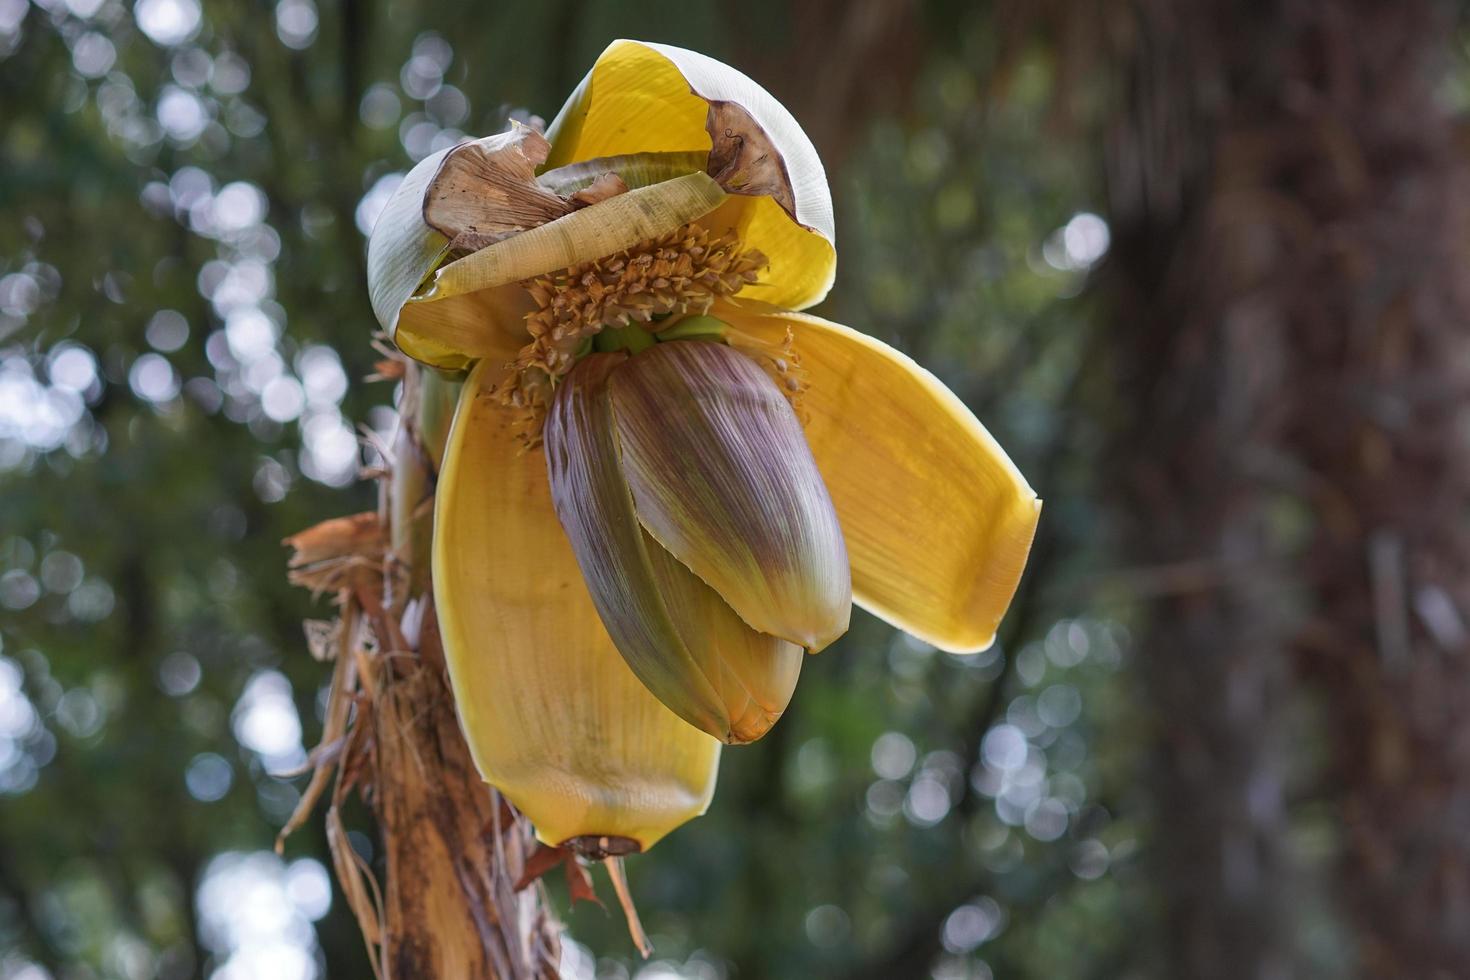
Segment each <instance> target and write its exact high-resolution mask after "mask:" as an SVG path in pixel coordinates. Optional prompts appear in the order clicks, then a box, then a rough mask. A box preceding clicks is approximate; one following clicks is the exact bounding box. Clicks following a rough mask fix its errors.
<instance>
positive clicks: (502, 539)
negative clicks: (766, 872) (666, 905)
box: [434, 361, 720, 850]
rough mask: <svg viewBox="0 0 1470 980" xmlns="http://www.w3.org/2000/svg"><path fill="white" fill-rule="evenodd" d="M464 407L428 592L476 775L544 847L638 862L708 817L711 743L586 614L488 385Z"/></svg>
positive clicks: (583, 597)
mask: <svg viewBox="0 0 1470 980" xmlns="http://www.w3.org/2000/svg"><path fill="white" fill-rule="evenodd" d="M500 370H501V368H500V366H499V365H496V364H492V363H490V362H488V361H482V362H481V363H480V364H479V366H478V367H476V368H475V370H474V371H472V372H471V374H470V377H469V380H468V381H467V382H466V383H465V386H464V392H463V394H462V396H461V398H460V404H459V410H458V412H457V414H456V416H455V420H454V426H453V428H452V430H451V432H450V437H449V447H448V449H447V450H446V452H445V459H444V470H443V472H442V474H441V475H440V481H439V495H438V501H437V503H436V506H435V516H434V520H435V527H434V596H435V600H436V603H437V608H438V614H439V622H440V628H441V630H442V631H443V635H444V650H445V655H446V657H447V658H448V662H449V674H450V679H451V680H452V681H453V684H454V692H455V703H456V705H457V706H458V709H459V716H460V722H461V724H462V725H463V726H464V730H465V737H466V739H467V740H468V741H469V745H470V750H471V752H472V753H473V754H474V758H475V763H476V765H477V766H478V767H479V769H480V773H481V775H482V776H484V777H485V779H487V780H488V781H489V782H491V783H493V784H494V785H495V786H496V787H498V788H499V789H500V790H501V791H502V792H503V793H505V795H506V797H508V798H509V799H510V801H511V802H512V803H514V804H515V805H516V806H517V807H519V808H520V810H521V811H522V812H523V813H525V814H526V816H528V817H530V819H531V821H532V823H534V824H535V825H536V832H537V834H538V835H539V836H540V837H541V839H542V840H544V841H546V842H547V843H549V844H562V843H564V842H565V841H567V840H569V839H571V838H574V837H579V836H583V835H594V836H610V837H619V836H620V837H627V838H629V839H631V840H635V841H637V842H638V843H639V844H640V845H641V847H642V848H643V849H644V850H647V849H648V848H649V847H651V846H653V844H654V843H655V842H656V841H657V840H658V839H659V838H661V837H663V836H664V835H665V834H666V833H668V832H669V831H670V830H672V829H673V828H675V827H677V826H678V825H679V824H681V823H684V822H685V821H687V820H689V819H690V818H692V817H695V816H698V815H699V814H701V813H703V812H704V810H705V808H706V807H707V806H708V805H709V801H710V798H711V796H712V795H713V793H714V787H715V773H716V768H717V764H718V761H719V752H720V743H719V742H717V741H715V740H714V739H713V738H710V737H709V736H708V735H706V734H704V733H703V732H701V731H699V730H698V729H695V728H693V727H691V726H690V725H688V724H686V723H685V722H683V721H681V720H680V719H679V718H678V717H676V716H675V715H674V714H673V712H671V711H669V709H668V708H665V707H664V706H663V705H662V704H660V703H659V701H658V699H656V698H655V697H654V696H653V695H652V694H650V693H648V691H647V689H645V688H644V686H643V685H642V684H641V683H640V682H639V681H638V679H637V678H636V677H634V676H633V672H632V671H631V670H629V669H628V666H627V665H626V664H625V663H624V662H623V658H622V656H621V655H620V654H619V653H618V651H617V650H616V649H615V648H614V647H613V645H612V641H611V640H610V639H609V638H608V635H607V631H606V630H604V629H603V626H602V622H601V620H600V619H599V618H598V615H597V611H596V610H595V609H594V608H593V607H592V602H591V599H590V598H589V597H588V595H587V589H586V586H584V585H583V584H582V575H581V572H580V571H579V570H578V567H577V562H576V559H575V557H573V555H572V551H571V547H570V546H569V545H568V544H567V540H566V537H565V535H563V534H562V530H561V526H560V525H559V524H558V523H557V518H556V514H555V512H554V511H553V509H552V504H551V494H550V491H549V489H548V486H547V474H546V460H545V458H544V457H543V456H542V454H541V453H540V452H527V451H525V450H524V447H523V446H522V445H521V444H520V442H519V441H518V439H517V436H516V432H515V430H514V429H513V428H512V426H511V425H510V422H509V420H508V419H507V413H506V412H505V411H504V410H503V409H502V408H501V406H500V405H499V404H498V403H497V402H495V401H494V400H493V399H490V398H486V397H484V393H485V391H486V389H487V388H488V387H489V386H490V384H491V383H492V382H493V381H494V380H498V378H496V377H495V375H496V373H497V372H498V371H500Z"/></svg>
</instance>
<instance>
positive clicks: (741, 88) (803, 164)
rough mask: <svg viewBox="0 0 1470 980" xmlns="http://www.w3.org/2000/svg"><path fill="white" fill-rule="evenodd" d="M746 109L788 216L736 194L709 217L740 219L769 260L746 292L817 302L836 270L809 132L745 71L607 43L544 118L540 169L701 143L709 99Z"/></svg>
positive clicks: (826, 195) (774, 299)
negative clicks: (773, 161) (770, 156)
mask: <svg viewBox="0 0 1470 980" xmlns="http://www.w3.org/2000/svg"><path fill="white" fill-rule="evenodd" d="M711 102H717V103H731V104H734V105H737V106H739V107H741V108H742V109H744V110H745V111H746V112H747V113H749V114H750V117H751V119H752V120H753V121H754V123H755V124H756V125H758V126H759V127H760V128H761V129H762V130H764V132H765V134H766V136H768V137H769V139H770V142H771V144H772V146H773V148H774V149H775V150H776V151H777V153H778V154H779V155H780V158H781V162H782V165H783V166H784V169H785V172H786V177H787V178H788V180H789V182H790V186H791V192H792V197H793V210H794V214H790V215H788V214H787V213H786V212H785V211H784V210H783V209H782V207H781V206H780V205H779V204H777V203H776V201H774V200H772V199H771V198H770V197H736V198H734V199H733V200H732V201H730V202H729V203H728V204H727V205H726V207H725V208H724V209H722V211H721V212H720V214H719V215H717V216H716V217H714V218H712V219H711V221H710V222H708V226H709V228H710V230H711V231H717V232H718V231H723V230H725V228H727V227H732V226H734V227H738V229H739V231H740V238H741V241H742V242H743V243H744V244H745V246H746V247H747V248H757V249H760V250H761V251H762V252H764V253H765V255H766V257H767V258H769V259H770V260H771V266H770V268H769V269H768V270H767V271H766V272H765V274H764V275H763V277H762V279H761V280H760V283H759V285H758V286H756V287H752V289H751V294H752V295H753V296H756V297H758V298H759V299H760V300H762V301H763V302H767V303H771V304H773V305H776V306H783V307H786V308H788V309H795V310H800V309H804V308H806V307H808V306H811V305H813V304H815V303H818V302H820V301H821V300H822V298H823V297H824V296H826V295H827V290H829V289H830V288H831V287H832V280H833V277H834V275H835V274H836V269H837V253H836V250H835V247H834V243H835V241H836V232H835V230H834V225H833V221H832V195H831V192H830V191H829V190H828V188H827V174H826V171H825V170H823V168H822V162H821V159H820V158H819V157H818V156H817V151H816V149H815V148H814V147H813V146H812V143H811V140H810V139H808V138H807V136H806V134H805V133H804V132H802V129H801V127H800V126H799V125H798V124H797V122H796V120H795V119H793V118H792V116H791V113H790V112H788V111H787V110H786V107H785V106H783V105H781V103H779V102H777V101H776V100H775V99H774V98H773V97H772V96H771V94H770V93H769V92H767V91H766V90H765V89H763V88H761V87H760V86H759V85H757V84H756V83H755V82H753V81H751V80H750V79H749V78H747V77H746V76H745V75H743V74H741V73H740V72H738V71H736V70H734V69H733V68H730V67H729V66H728V65H724V64H721V63H720V62H718V61H715V60H714V59H713V58H710V57H707V56H705V55H702V54H699V53H697V52H694V51H688V50H686V49H684V48H676V47H673V46H672V45H667V44H653V43H649V42H645V41H627V40H619V41H614V42H613V43H612V44H610V45H608V47H607V49H606V50H605V51H603V53H602V54H601V56H599V57H598V59H597V63H596V64H594V65H593V66H592V71H590V72H589V73H588V74H587V76H586V77H585V78H583V79H582V82H581V84H580V85H578V86H577V89H576V91H575V92H573V93H572V96H571V98H569V99H568V100H567V102H566V104H565V105H564V106H562V109H561V112H559V113H557V116H556V119H555V120H553V121H552V123H551V127H550V129H548V130H547V136H548V137H549V138H550V140H551V156H550V157H549V158H548V159H547V161H546V165H547V166H548V167H557V166H561V165H563V164H568V163H576V162H577V161H579V160H587V159H591V158H592V157H601V156H614V155H617V154H622V153H643V152H650V151H670V150H709V149H711V142H712V141H711V137H710V133H709V132H708V130H707V129H706V124H707V122H708V120H709V110H710V103H711Z"/></svg>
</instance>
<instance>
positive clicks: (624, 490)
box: [543, 354, 801, 742]
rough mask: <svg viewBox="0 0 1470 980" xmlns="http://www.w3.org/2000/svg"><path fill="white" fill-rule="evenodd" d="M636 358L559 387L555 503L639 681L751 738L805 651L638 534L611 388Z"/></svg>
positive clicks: (742, 738) (780, 701)
mask: <svg viewBox="0 0 1470 980" xmlns="http://www.w3.org/2000/svg"><path fill="white" fill-rule="evenodd" d="M640 356H647V355H646V354H645V355H640ZM637 360H638V358H637V357H634V358H631V359H630V358H628V357H627V356H626V355H623V354H590V355H588V356H587V357H585V358H583V359H582V360H581V361H579V362H578V363H577V366H576V367H575V368H574V369H573V370H572V371H571V373H569V374H568V375H567V376H566V378H565V379H564V380H563V381H562V383H561V385H560V387H559V388H558V391H557V394H556V397H555V399H554V401H553V402H552V405H551V410H550V412H549V413H548V415H547V419H546V427H545V431H544V433H543V439H544V441H545V446H546V462H547V470H548V473H549V477H550V485H551V494H552V501H553V504H554V506H555V508H556V512H557V515H558V517H559V518H560V519H561V524H562V527H563V528H564V529H565V531H566V534H567V539H568V541H569V542H570V543H571V547H572V552H573V553H574V554H575V555H576V556H577V561H578V563H579V565H580V566H581V569H582V574H583V578H584V579H585V581H586V583H587V588H588V591H589V592H590V594H591V596H592V602H593V605H595V606H596V608H597V610H598V613H599V614H600V615H601V617H602V621H603V624H604V625H605V626H606V628H607V630H608V633H609V634H610V635H611V636H612V639H613V643H614V644H615V645H616V646H617V648H618V650H619V651H620V652H621V653H622V654H623V657H624V658H625V659H626V660H627V662H628V665H629V666H630V667H631V668H632V669H633V672H634V673H635V674H637V675H638V677H639V679H641V680H642V681H643V682H644V683H645V684H646V685H647V686H648V689H649V690H650V691H652V692H653V694H655V695H656V696H657V697H658V699H659V700H660V701H662V702H663V703H664V704H666V705H668V706H669V708H670V709H671V710H673V711H674V712H675V713H676V714H678V715H679V716H680V717H681V718H684V719H685V720H687V721H688V722H689V723H690V724H691V725H694V726H696V727H698V728H700V729H702V730H704V731H706V732H709V733H710V734H712V735H714V736H715V737H717V738H720V739H721V740H723V741H728V742H746V741H751V740H753V739H755V738H759V737H760V736H761V735H763V734H765V732H766V730H767V729H769V728H770V726H771V725H772V724H773V723H774V722H775V720H776V718H777V717H779V716H780V714H781V712H782V711H783V710H784V709H785V707H786V704H787V702H788V701H789V700H790V698H791V692H792V690H793V689H794V687H795V685H796V679H797V673H798V671H799V670H800V661H801V651H800V649H799V648H798V647H796V646H794V645H792V644H790V643H786V642H783V641H781V640H778V639H776V638H775V637H773V636H767V635H762V634H759V633H757V632H755V631H753V630H751V629H750V628H749V627H748V626H746V625H745V623H744V622H742V621H741V619H740V618H739V617H738V616H736V615H735V613H734V612H733V611H731V610H730V608H729V607H728V606H726V604H725V602H724V601H723V600H722V599H721V598H720V596H719V595H718V594H717V593H716V592H715V591H714V590H712V589H710V588H709V587H708V586H706V585H705V584H704V583H703V582H701V581H699V580H698V579H697V578H695V576H694V575H693V574H692V573H691V572H690V571H689V570H688V569H687V568H685V567H684V566H683V565H681V564H680V563H679V562H678V561H676V560H674V559H673V558H672V557H670V556H668V555H666V554H664V553H663V549H662V548H661V547H660V546H659V544H658V543H657V542H656V541H654V540H653V539H652V538H650V537H648V536H647V535H646V534H645V533H644V531H643V529H642V528H641V527H640V526H639V523H638V518H637V516H636V515H635V514H634V511H633V500H632V497H631V495H630V494H629V490H628V485H627V483H626V482H625V481H624V477H623V473H622V468H621V465H620V461H619V456H620V452H619V446H618V437H617V431H616V429H615V427H614V423H613V415H612V413H613V407H612V400H611V397H610V394H609V391H608V380H609V377H611V376H615V375H616V373H617V372H618V371H621V370H625V369H626V368H627V366H628V365H629V364H632V363H636V361H637Z"/></svg>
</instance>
